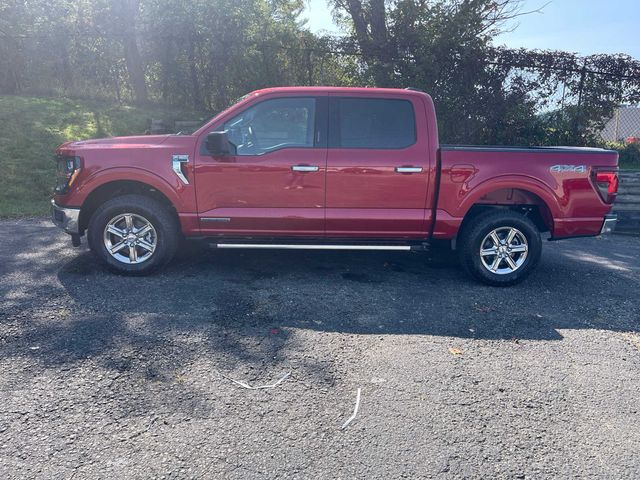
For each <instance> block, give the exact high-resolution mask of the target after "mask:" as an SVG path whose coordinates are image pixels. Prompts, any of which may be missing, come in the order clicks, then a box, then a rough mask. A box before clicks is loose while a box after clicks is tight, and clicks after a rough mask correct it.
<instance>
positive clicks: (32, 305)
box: [0, 220, 640, 479]
mask: <svg viewBox="0 0 640 480" xmlns="http://www.w3.org/2000/svg"><path fill="white" fill-rule="evenodd" d="M0 239H1V242H0V478H2V479H12V478H43V479H44V478H46V479H49V478H76V479H78V478H108V479H113V478H127V479H132V478H234V479H247V478H285V477H286V478H345V479H346V478H385V479H391V478H404V477H406V478H461V477H464V478H479V477H489V478H491V477H494V478H558V477H561V478H568V477H582V478H602V477H609V478H616V479H617V478H625V477H626V478H632V477H636V478H637V477H638V476H640V456H639V455H638V452H640V422H639V419H640V395H639V392H640V381H639V379H638V372H639V367H640V334H638V331H639V330H640V298H639V295H638V292H640V289H639V287H640V255H639V252H640V238H633V237H621V236H613V237H608V238H603V239H597V238H592V239H576V240H568V241H564V242H558V243H548V244H545V251H544V253H543V260H542V263H541V265H540V267H539V268H538V270H537V271H536V272H535V273H534V274H533V275H532V276H531V277H530V278H529V280H528V281H526V282H525V283H524V284H521V285H519V286H516V287H513V288H509V289H495V288H491V287H486V286H483V285H480V284H477V283H475V282H473V281H472V280H470V279H468V278H467V277H466V276H465V275H464V274H463V273H462V272H461V270H460V269H459V268H458V266H457V265H456V262H455V261H454V259H453V258H452V257H451V255H449V254H444V253H439V254H435V253H432V254H424V253H422V254H419V253H417V254H407V253H397V252H380V253H370V252H367V253H345V252H303V251H296V252H277V251H244V252H243V251H215V250H208V249H206V248H203V247H201V246H200V245H198V244H193V245H189V248H188V250H189V251H188V252H186V253H184V254H183V255H182V256H181V258H179V259H177V260H176V261H174V262H173V263H172V264H171V265H170V266H169V268H168V269H166V270H165V271H163V272H162V273H161V274H159V275H156V276H154V277H146V278H127V277H119V276H114V275H112V274H110V273H108V272H106V271H105V270H104V269H103V268H102V267H101V266H99V265H98V264H96V262H95V261H94V260H93V258H92V256H91V255H90V253H89V252H88V251H86V249H85V248H84V247H82V248H81V249H73V248H72V247H71V246H70V243H69V238H68V236H66V235H65V234H63V233H61V232H60V231H58V230H57V229H56V228H54V227H53V226H51V225H50V224H49V223H48V222H47V221H45V220H20V221H6V220H5V221H1V222H0ZM451 349H452V350H451ZM456 349H457V350H456ZM287 372H291V375H290V376H289V377H288V378H286V379H285V380H284V381H283V382H282V383H280V384H279V385H278V386H277V387H275V388H272V389H261V390H248V389H245V388H242V387H241V386H239V385H237V384H235V383H233V382H232V381H231V380H230V379H235V380H239V381H244V382H248V383H249V384H252V385H260V384H268V383H272V382H274V381H276V380H278V379H279V378H280V377H281V376H282V375H283V374H285V373H287ZM358 388H361V389H362V401H361V405H360V411H359V412H358V416H357V418H356V419H355V420H354V421H353V422H352V423H351V424H350V425H349V426H348V427H347V428H346V429H345V430H341V428H340V427H341V425H342V423H343V422H344V421H345V420H346V419H347V418H348V417H349V416H350V415H351V413H352V412H353V408H354V403H355V399H356V392H357V389H358Z"/></svg>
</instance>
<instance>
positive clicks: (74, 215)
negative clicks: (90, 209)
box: [51, 200, 80, 235]
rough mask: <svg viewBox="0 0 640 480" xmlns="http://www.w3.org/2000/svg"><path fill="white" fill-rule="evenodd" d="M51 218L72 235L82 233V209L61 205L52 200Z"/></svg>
mask: <svg viewBox="0 0 640 480" xmlns="http://www.w3.org/2000/svg"><path fill="white" fill-rule="evenodd" d="M51 220H52V221H53V223H54V224H56V225H57V226H58V227H60V228H61V229H63V230H64V231H65V232H67V233H69V234H71V235H79V234H80V221H79V220H80V209H79V208H69V207H60V206H58V205H56V202H54V201H53V200H51Z"/></svg>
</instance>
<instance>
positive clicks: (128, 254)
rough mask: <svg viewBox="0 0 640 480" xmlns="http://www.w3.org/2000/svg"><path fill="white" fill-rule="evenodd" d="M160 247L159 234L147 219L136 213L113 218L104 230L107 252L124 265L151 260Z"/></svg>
mask: <svg viewBox="0 0 640 480" xmlns="http://www.w3.org/2000/svg"><path fill="white" fill-rule="evenodd" d="M157 245H158V234H157V233H156V229H155V228H153V225H152V224H151V222H149V220H147V219H146V218H144V217H142V216H140V215H137V214H135V213H122V214H120V215H117V216H115V217H113V218H112V219H111V220H109V222H108V223H107V226H106V227H105V229H104V246H105V248H106V249H107V252H109V254H110V255H111V256H112V257H113V258H115V259H116V260H118V261H119V262H122V263H127V264H139V263H142V262H145V261H147V260H149V258H151V256H152V255H153V252H155V250H156V246H157Z"/></svg>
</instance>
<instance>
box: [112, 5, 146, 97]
mask: <svg viewBox="0 0 640 480" xmlns="http://www.w3.org/2000/svg"><path fill="white" fill-rule="evenodd" d="M113 8H114V10H115V11H114V13H115V17H116V18H117V19H118V20H119V22H120V25H121V26H122V46H123V48H124V62H125V64H126V66H127V73H128V74H129V83H130V85H131V89H132V90H133V98H134V101H135V103H137V104H145V103H147V102H148V101H149V99H148V96H147V82H146V80H145V76H144V65H143V63H142V57H141V56H140V50H139V49H138V43H137V42H136V17H137V14H138V0H114V3H113Z"/></svg>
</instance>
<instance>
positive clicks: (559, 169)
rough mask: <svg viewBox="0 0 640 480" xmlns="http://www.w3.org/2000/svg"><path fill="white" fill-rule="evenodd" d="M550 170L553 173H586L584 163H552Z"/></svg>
mask: <svg viewBox="0 0 640 480" xmlns="http://www.w3.org/2000/svg"><path fill="white" fill-rule="evenodd" d="M550 170H551V171H552V172H554V173H564V172H572V173H587V166H586V165H554V166H553V167H551V168H550Z"/></svg>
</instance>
